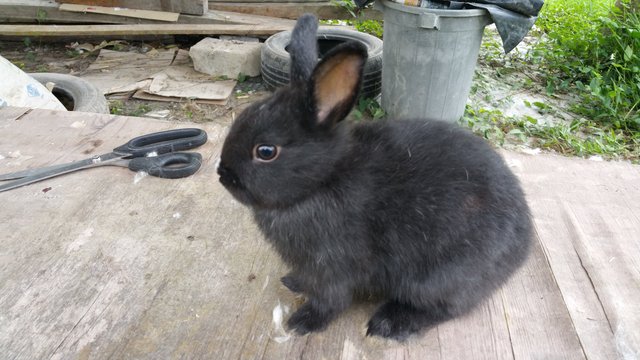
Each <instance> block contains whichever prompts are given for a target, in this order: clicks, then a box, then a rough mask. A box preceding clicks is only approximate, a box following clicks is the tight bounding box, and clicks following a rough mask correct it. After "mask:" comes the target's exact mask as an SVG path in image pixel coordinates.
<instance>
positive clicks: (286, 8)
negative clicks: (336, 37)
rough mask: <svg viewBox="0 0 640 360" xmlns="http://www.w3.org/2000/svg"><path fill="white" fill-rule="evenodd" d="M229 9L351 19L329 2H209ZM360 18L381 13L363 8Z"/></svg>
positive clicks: (373, 17) (291, 16) (377, 17)
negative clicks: (309, 14) (310, 14)
mask: <svg viewBox="0 0 640 360" xmlns="http://www.w3.org/2000/svg"><path fill="white" fill-rule="evenodd" d="M218 10H220V11H230V12H236V13H243V14H251V15H261V16H270V17H274V18H282V19H297V18H298V17H300V15H302V14H304V13H312V14H315V15H316V16H317V17H318V18H319V19H322V20H326V19H353V15H351V13H349V11H347V10H346V9H345V8H343V7H340V6H336V5H335V4H334V3H331V2H312V3H251V2H217V1H210V2H209V11H210V12H211V11H214V12H217V11H218ZM359 16H360V18H363V19H367V20H382V18H383V14H382V12H381V11H378V10H376V9H364V10H362V11H361V13H360V15H359Z"/></svg>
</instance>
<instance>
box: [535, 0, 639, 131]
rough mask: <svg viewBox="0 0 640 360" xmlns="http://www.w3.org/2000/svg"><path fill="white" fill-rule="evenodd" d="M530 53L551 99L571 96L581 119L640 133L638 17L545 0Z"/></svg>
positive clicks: (605, 1) (605, 0) (601, 1)
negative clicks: (557, 94)
mask: <svg viewBox="0 0 640 360" xmlns="http://www.w3.org/2000/svg"><path fill="white" fill-rule="evenodd" d="M537 25H538V27H539V28H540V30H541V31H542V34H541V35H543V36H541V40H540V41H539V42H538V44H537V45H536V46H534V49H533V50H532V51H531V53H530V60H531V61H532V62H534V63H537V64H538V65H541V67H542V69H543V70H544V72H545V79H544V81H545V83H546V89H547V93H548V94H549V95H552V94H554V93H555V92H575V93H577V94H579V96H580V99H581V101H580V102H579V103H575V104H573V106H572V110H573V111H574V112H576V113H578V114H579V115H582V116H585V117H587V118H589V119H592V120H593V121H594V122H596V123H599V124H602V125H603V126H605V127H609V126H612V127H615V128H617V129H624V130H626V131H628V132H636V131H639V130H640V112H639V111H638V110H639V109H640V15H639V14H638V13H637V12H633V11H628V10H627V9H622V10H620V9H618V8H616V7H615V6H614V1H612V0H596V1H586V0H571V1H561V0H547V1H546V3H545V6H544V7H543V10H542V12H541V13H540V17H539V19H538V21H537Z"/></svg>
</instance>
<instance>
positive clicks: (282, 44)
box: [260, 27, 382, 98]
mask: <svg viewBox="0 0 640 360" xmlns="http://www.w3.org/2000/svg"><path fill="white" fill-rule="evenodd" d="M317 37H318V49H319V52H318V54H319V57H320V58H322V57H323V56H324V54H326V52H327V51H329V50H330V49H332V48H333V47H335V46H337V45H339V44H341V43H344V42H348V41H356V42H359V43H361V44H363V45H364V46H365V47H366V48H367V52H368V55H369V57H368V59H367V63H366V64H365V67H364V75H363V83H362V92H361V95H360V96H361V97H364V98H375V97H377V96H378V95H379V94H380V89H381V87H382V40H380V39H378V38H377V37H375V36H372V35H369V34H365V33H361V32H358V31H354V30H350V29H346V28H342V27H320V28H319V29H318V35H317ZM290 41H291V31H283V32H280V33H277V34H275V35H273V36H271V37H270V38H268V39H267V41H265V43H264V46H263V47H262V55H261V69H260V70H261V72H262V79H263V80H264V82H265V84H266V85H267V87H268V88H269V89H271V90H273V89H276V88H278V87H281V86H284V85H286V84H288V83H289V71H290V67H291V57H290V56H289V53H288V52H287V46H288V45H289V42H290Z"/></svg>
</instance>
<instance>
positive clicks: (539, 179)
mask: <svg viewBox="0 0 640 360" xmlns="http://www.w3.org/2000/svg"><path fill="white" fill-rule="evenodd" d="M212 120H213V121H212V122H211V123H207V124H190V123H170V122H166V121H157V120H151V119H145V118H132V117H120V116H110V115H98V114H85V113H75V112H68V113H59V112H53V111H44V110H33V111H30V112H29V111H27V110H26V109H16V108H3V109H0V129H2V133H3V141H2V142H0V155H1V156H2V157H0V173H4V172H9V171H15V170H18V169H22V168H28V167H34V166H42V165H49V164H53V163H60V162H65V161H72V160H78V159H82V158H85V157H87V156H91V155H95V154H99V153H105V152H109V151H110V150H111V149H112V148H113V147H115V146H117V145H120V144H121V143H124V142H125V141H126V140H128V139H129V138H131V137H133V136H138V135H141V134H144V133H148V132H153V131H160V130H165V129H170V128H176V127H191V126H196V127H202V128H204V129H205V130H206V131H207V132H208V134H209V139H210V140H209V142H208V143H207V144H205V145H204V146H202V147H200V148H198V149H197V151H198V152H200V153H202V154H203V159H204V163H203V167H202V169H201V170H200V171H199V172H198V173H197V174H195V175H194V176H192V177H189V178H185V179H179V180H164V179H157V178H153V177H149V176H147V177H144V178H139V177H136V174H135V173H133V172H131V171H129V170H128V169H125V168H118V167H103V168H95V169H90V170H85V171H81V172H78V173H74V174H68V175H65V176H61V177H58V178H54V179H49V180H47V181H45V182H41V183H38V184H33V185H30V186H27V187H23V188H19V189H15V190H12V191H9V192H5V193H0V201H1V202H2V204H3V206H2V207H0V235H2V247H0V324H2V326H0V351H1V353H2V354H3V357H6V358H10V359H34V358H50V359H89V358H90V359H107V358H118V359H120V358H122V359H125V358H126V359H129V358H135V359H165V358H203V359H453V360H459V359H587V358H588V359H615V358H623V357H625V358H627V359H634V358H637V357H638V355H639V354H640V344H639V343H638V337H639V335H640V323H639V321H638V318H639V317H640V311H638V304H639V302H638V301H637V299H638V298H639V297H640V295H639V294H638V291H639V286H638V284H639V283H640V271H638V266H639V264H640V261H639V255H638V254H639V253H640V251H638V250H639V249H638V246H639V241H640V239H639V237H638V234H639V233H640V219H639V216H638V214H640V189H639V186H640V185H638V181H637V180H638V178H640V170H639V168H638V166H633V165H630V164H628V163H616V162H612V163H604V162H592V161H587V160H581V159H568V158H562V157H557V156H552V155H538V156H531V155H523V154H516V153H511V152H505V153H503V154H504V156H505V158H506V159H507V161H508V162H509V163H510V165H511V166H512V168H513V169H514V171H515V172H516V174H517V175H518V176H519V177H520V179H521V180H522V182H523V185H524V188H525V191H526V193H527V197H528V199H529V202H530V204H531V208H532V211H533V215H534V224H535V229H536V235H537V239H536V241H535V243H534V247H533V251H532V254H531V257H530V258H529V260H528V261H527V262H526V264H525V266H524V267H523V268H522V269H521V270H520V271H518V272H517V273H516V274H515V275H514V277H513V278H512V279H511V280H510V281H509V282H508V283H507V284H506V285H505V286H503V287H502V289H500V290H499V291H498V292H496V293H495V295H494V296H493V297H491V298H490V299H488V300H487V301H486V302H485V303H484V304H482V306H480V307H479V308H477V309H476V310H475V311H473V312H472V313H471V314H469V315H468V316H465V317H463V318H459V319H456V320H453V321H450V322H447V323H445V324H442V325H441V326H438V327H437V328H436V329H433V330H431V331H429V332H427V333H424V334H422V335H420V336H415V337H413V338H411V339H410V340H409V341H407V342H406V343H403V344H399V343H396V342H393V341H383V340H381V339H377V338H368V337H365V336H364V334H365V326H366V322H367V320H368V318H369V316H371V314H372V312H373V311H374V309H375V304H370V303H362V304H356V305H354V306H352V307H351V308H350V309H349V310H347V311H346V313H345V314H343V315H342V316H341V317H340V318H338V319H337V320H336V321H334V322H333V323H332V324H331V325H330V326H329V328H328V329H327V331H325V332H322V333H317V334H311V335H308V336H305V337H297V336H291V337H286V336H284V335H285V334H283V333H282V332H281V330H279V329H277V328H276V327H275V326H274V324H273V322H272V320H273V310H274V308H276V307H277V306H282V307H284V308H285V309H286V308H288V309H289V314H290V313H291V311H292V310H293V309H295V308H296V306H298V304H299V303H300V301H299V299H297V298H296V297H295V296H294V295H292V294H291V293H290V292H289V291H288V290H287V289H285V288H284V287H283V286H282V285H280V284H279V281H278V279H279V277H280V276H282V275H283V274H285V273H286V271H287V269H286V268H285V267H284V266H283V264H282V262H281V261H280V260H279V258H278V257H277V256H276V254H275V253H274V252H273V250H272V249H271V248H270V246H268V245H267V243H266V242H265V241H264V239H263V238H262V236H261V234H260V233H259V232H258V230H257V228H256V226H255V225H254V223H253V221H252V217H251V214H250V213H249V211H248V210H247V209H246V208H244V207H243V206H241V205H240V204H238V203H237V202H236V201H234V200H233V199H232V198H231V196H230V195H229V194H228V193H227V192H226V191H225V190H224V188H223V187H222V186H221V185H220V184H219V183H218V181H217V176H216V174H215V169H214V166H213V163H214V162H215V159H216V158H217V157H218V156H219V153H220V148H221V144H222V141H223V139H224V134H225V132H226V130H227V126H228V125H227V124H222V123H217V122H216V121H215V119H212ZM45 190H46V191H45ZM285 318H286V315H285Z"/></svg>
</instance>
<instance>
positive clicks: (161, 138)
mask: <svg viewBox="0 0 640 360" xmlns="http://www.w3.org/2000/svg"><path fill="white" fill-rule="evenodd" d="M206 142H207V133H206V132H205V131H204V130H201V129H196V128H185V129H174V130H168V131H160V132H157V133H151V134H147V135H142V136H138V137H136V138H133V139H131V140H129V142H127V143H126V144H123V145H120V146H118V147H117V148H115V149H113V152H115V153H118V154H122V155H125V154H129V155H132V156H133V157H140V156H145V155H147V154H149V153H152V152H155V153H156V154H158V155H161V154H166V153H170V152H174V151H180V150H187V149H193V148H196V147H198V146H200V145H202V144H204V143H206Z"/></svg>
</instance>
